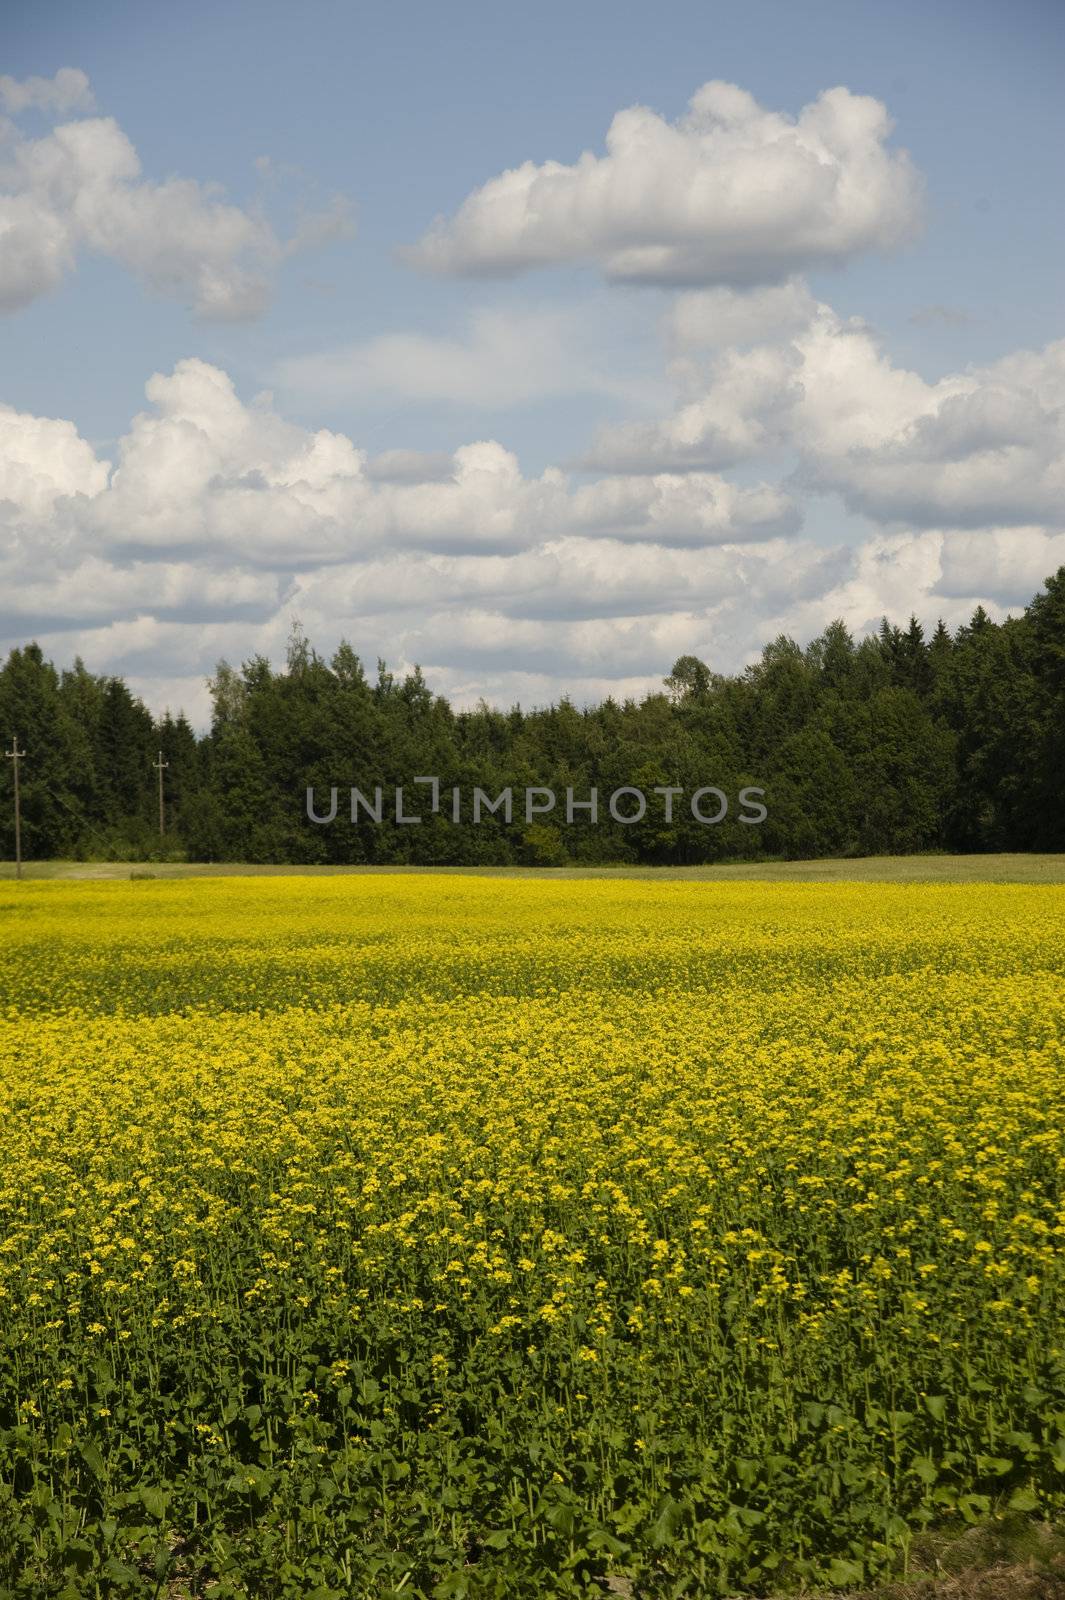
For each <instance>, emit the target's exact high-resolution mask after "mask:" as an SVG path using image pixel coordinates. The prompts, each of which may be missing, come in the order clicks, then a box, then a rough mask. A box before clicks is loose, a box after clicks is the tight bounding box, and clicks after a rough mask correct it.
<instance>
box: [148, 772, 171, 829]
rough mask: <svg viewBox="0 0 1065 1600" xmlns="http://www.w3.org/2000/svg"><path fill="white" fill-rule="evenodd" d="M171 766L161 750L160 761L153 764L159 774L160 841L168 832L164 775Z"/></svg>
mask: <svg viewBox="0 0 1065 1600" xmlns="http://www.w3.org/2000/svg"><path fill="white" fill-rule="evenodd" d="M169 765H170V763H169V761H164V760H163V752H162V751H161V750H160V752H159V760H158V761H153V762H152V767H153V768H154V770H155V771H156V772H158V774H159V837H160V839H161V838H162V837H163V834H164V833H165V832H166V825H165V823H164V821H163V773H164V772H165V771H166V769H167V767H168V766H169Z"/></svg>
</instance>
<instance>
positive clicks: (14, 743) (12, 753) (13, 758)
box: [4, 733, 26, 878]
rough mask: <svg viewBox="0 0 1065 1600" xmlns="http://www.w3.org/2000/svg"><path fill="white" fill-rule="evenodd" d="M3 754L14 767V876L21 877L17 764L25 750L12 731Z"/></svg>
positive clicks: (20, 823) (20, 830)
mask: <svg viewBox="0 0 1065 1600" xmlns="http://www.w3.org/2000/svg"><path fill="white" fill-rule="evenodd" d="M4 754H5V755H6V757H7V759H8V760H9V761H10V762H11V763H12V764H13V766H14V769H15V877H16V878H21V877H22V818H21V815H20V813H19V795H18V764H19V762H20V761H21V760H22V759H23V757H24V756H25V754H26V752H25V750H20V749H19V747H18V736H17V734H14V733H13V734H12V735H11V749H10V750H5V751H4Z"/></svg>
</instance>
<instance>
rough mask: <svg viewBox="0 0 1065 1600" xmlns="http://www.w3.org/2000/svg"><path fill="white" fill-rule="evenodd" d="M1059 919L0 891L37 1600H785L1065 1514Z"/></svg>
mask: <svg viewBox="0 0 1065 1600" xmlns="http://www.w3.org/2000/svg"><path fill="white" fill-rule="evenodd" d="M1063 1102H1065V891H1063V890H1062V889H1060V888H1053V887H1029V886H1024V887H1016V886H993V885H983V886H981V885H972V884H968V885H964V886H961V885H958V886H948V885H906V886H888V885H883V884H838V883H837V884H832V885H817V884H789V885H784V884H771V883H769V884H767V883H733V884H700V883H676V882H672V883H662V884H656V883H653V882H645V881H640V882H632V881H630V882H626V881H618V880H594V881H580V880H571V881H566V882H550V881H544V880H500V879H491V878H461V877H446V878H445V877H432V876H426V877H399V876H397V877H382V876H376V877H365V878H357V877H356V878H333V879H318V880H308V879H300V878H281V879H278V878H275V879H269V880H267V879H254V878H249V879H240V880H235V879H216V880H203V881H199V882H194V883H182V882H172V883H164V882H154V883H152V882H133V883H124V884H123V883H118V884H115V883H99V884H77V885H70V884H28V883H23V884H10V883H9V884H7V885H3V886H0V1341H2V1343H0V1596H3V1597H11V1600H13V1597H20V1600H21V1597H31V1596H32V1597H36V1596H43V1595H55V1596H62V1597H64V1600H81V1597H112V1596H115V1597H123V1596H158V1597H163V1596H166V1597H168V1600H174V1597H177V1596H184V1595H190V1596H191V1595H211V1596H214V1597H216V1600H228V1597H236V1596H255V1597H262V1600H329V1597H337V1600H339V1597H341V1596H345V1597H346V1596H373V1597H392V1600H395V1597H403V1600H407V1597H434V1600H448V1597H455V1600H459V1597H471V1600H474V1597H485V1600H487V1597H493V1600H525V1597H529V1600H534V1597H538V1596H541V1595H544V1596H550V1595H558V1596H561V1595H571V1596H577V1595H581V1596H583V1595H592V1594H597V1593H603V1592H606V1591H605V1589H604V1588H603V1587H601V1585H602V1584H605V1583H606V1581H607V1579H608V1578H609V1579H610V1582H611V1584H612V1585H613V1586H614V1588H615V1590H616V1591H618V1592H620V1591H621V1589H622V1588H623V1587H624V1584H623V1580H626V1581H627V1582H628V1584H630V1585H632V1588H631V1590H630V1591H629V1592H632V1593H635V1594H637V1595H640V1596H672V1597H679V1596H692V1597H694V1596H703V1595H707V1596H714V1595H721V1596H723V1595H731V1594H736V1593H738V1592H742V1591H747V1592H752V1593H756V1594H765V1593H770V1592H777V1591H782V1590H787V1589H788V1588H798V1587H811V1586H838V1587H854V1586H859V1585H861V1584H866V1583H870V1582H872V1581H874V1580H875V1579H876V1577H877V1576H878V1574H880V1573H882V1572H884V1571H887V1570H888V1569H891V1568H897V1567H898V1566H899V1565H900V1564H901V1563H902V1562H903V1561H904V1560H905V1557H906V1551H907V1548H908V1544H909V1541H910V1540H911V1538H912V1537H913V1536H914V1535H915V1534H917V1533H919V1532H920V1530H922V1529H923V1528H926V1527H929V1526H934V1527H942V1526H947V1527H950V1526H957V1527H964V1526H966V1525H968V1524H972V1523H979V1522H982V1521H985V1520H987V1519H989V1518H991V1517H993V1516H995V1515H997V1514H1001V1513H1004V1512H1007V1511H1008V1512H1010V1514H1016V1515H1031V1516H1045V1517H1059V1516H1060V1515H1061V1513H1062V1510H1063V1508H1065V1326H1063V1315H1062V1313H1063V1295H1062V1289H1063V1282H1065V1274H1063V1267H1062V1241H1063V1239H1065V1209H1063V1207H1065V1202H1063V1181H1062V1180H1063V1173H1065V1159H1063V1158H1065V1139H1063V1133H1062V1110H1063Z"/></svg>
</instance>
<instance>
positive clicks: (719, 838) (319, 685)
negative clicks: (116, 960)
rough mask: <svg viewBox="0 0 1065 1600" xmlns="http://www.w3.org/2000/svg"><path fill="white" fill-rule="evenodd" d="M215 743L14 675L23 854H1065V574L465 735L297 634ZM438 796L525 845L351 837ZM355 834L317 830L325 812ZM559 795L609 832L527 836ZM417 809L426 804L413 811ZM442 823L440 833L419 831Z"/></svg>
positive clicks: (215, 685) (440, 818)
mask: <svg viewBox="0 0 1065 1600" xmlns="http://www.w3.org/2000/svg"><path fill="white" fill-rule="evenodd" d="M211 692H212V699H213V707H214V710H213V717H212V724H211V728H210V731H209V732H208V733H206V734H205V735H203V736H201V737H197V735H196V734H195V732H194V731H193V729H192V728H191V727H190V725H189V723H188V721H187V720H186V719H185V718H184V717H183V716H177V717H172V716H170V715H169V714H167V715H166V716H164V717H163V718H162V719H161V720H155V719H153V717H152V716H151V714H150V713H149V712H148V711H147V710H146V708H145V707H144V705H143V704H142V703H141V702H140V701H139V700H138V699H137V698H136V697H135V696H134V695H132V694H131V693H130V691H129V689H128V688H127V687H126V685H125V684H124V683H123V682H122V681H121V680H120V679H119V678H115V677H99V676H96V675H94V674H92V673H91V672H88V671H87V670H86V668H85V667H84V666H83V665H82V663H81V662H80V661H78V662H76V663H75V665H74V666H73V667H72V668H70V669H69V670H63V671H60V670H57V669H56V668H55V667H54V666H53V665H52V664H51V663H50V662H48V661H46V660H45V659H44V657H43V654H42V652H41V650H40V649H39V647H38V646H37V645H35V644H29V645H26V646H24V647H23V648H21V649H16V650H13V651H12V652H11V654H10V656H9V657H8V659H7V662H6V663H5V665H4V666H3V667H2V668H0V733H2V734H3V735H4V737H5V740H6V742H7V743H8V746H10V739H11V736H12V734H14V733H17V734H18V735H19V737H20V740H21V742H22V744H23V746H24V747H25V748H26V750H27V758H26V760H25V762H24V763H23V764H22V816H23V853H24V855H25V856H26V857H27V858H33V857H37V858H46V857H73V858H96V859H101V858H102V859H116V860H118V859H135V860H150V859H156V858H159V857H160V856H166V857H168V858H174V857H187V858H188V859H191V860H204V861H211V860H214V861H222V860H246V861H276V862H293V863H302V862H322V863H326V862H337V863H339V862H377V863H400V862H418V863H438V864H449V863H451V864H476V863H484V864H489V863H525V864H530V865H544V866H550V865H562V864H564V863H566V862H569V861H576V862H584V863H593V862H632V861H640V862H648V863H697V862H704V861H716V860H722V859H728V858H738V857H754V856H761V857H791V858H801V857H814V856H839V855H868V854H882V853H906V852H912V851H923V850H948V851H962V852H970V851H987V850H1065V803H1063V797H1065V567H1062V568H1061V569H1059V571H1058V572H1057V573H1056V574H1055V575H1054V576H1053V577H1051V578H1048V580H1047V582H1046V584H1045V586H1044V588H1043V590H1042V591H1041V592H1040V594H1039V595H1038V596H1037V597H1036V598H1035V599H1034V600H1033V601H1032V603H1031V604H1030V605H1029V606H1028V607H1027V608H1026V610H1025V612H1024V614H1023V615H1022V616H1019V617H1015V618H1010V619H1008V620H1007V621H1005V622H1003V623H995V622H993V621H992V620H991V619H990V617H988V615H987V614H986V612H985V611H984V610H983V609H982V608H978V609H977V611H976V613H975V614H974V616H973V617H972V619H971V621H970V622H969V623H968V624H967V625H966V626H964V627H961V628H959V629H958V630H957V632H955V633H953V634H952V633H951V632H950V631H949V630H948V629H947V628H946V627H945V626H944V625H943V624H942V623H940V624H939V626H938V627H937V628H936V629H935V631H934V633H933V634H932V635H931V637H930V638H929V637H926V636H925V633H924V631H923V630H922V628H921V626H920V624H919V623H918V622H917V621H916V619H915V618H911V620H910V622H909V625H908V626H907V627H905V628H901V627H898V626H895V625H893V624H891V623H889V622H888V621H887V620H885V621H884V622H883V624H882V625H881V628H880V631H879V633H878V634H876V635H873V636H870V637H868V638H864V639H862V640H861V641H859V642H856V641H855V640H854V639H853V638H852V637H851V635H850V634H849V633H848V631H847V629H846V628H845V627H844V625H843V623H842V622H834V623H832V624H831V625H830V626H829V627H828V628H827V629H826V630H825V632H824V633H823V634H822V635H821V636H820V637H819V638H817V639H815V640H813V642H812V643H810V644H808V645H807V646H806V647H805V648H802V647H800V646H799V645H798V644H796V643H795V642H794V641H793V640H791V639H788V638H784V637H781V638H778V639H777V640H775V641H774V642H773V643H772V644H770V645H767V646H766V648H765V649H764V650H763V651H762V656H761V659H760V660H759V661H758V662H757V664H755V665H754V666H751V667H749V668H748V669H747V670H746V671H745V672H744V673H742V674H741V675H738V676H732V677H726V676H722V675H720V674H717V673H714V672H711V671H710V670H709V668H708V667H707V666H706V665H705V664H704V663H703V662H701V661H699V660H698V659H696V658H695V657H694V656H684V657H682V658H681V659H680V660H679V661H677V662H676V663H675V664H674V667H673V670H672V672H671V673H670V675H669V677H668V678H666V679H665V680H664V686H663V691H662V692H660V693H657V694H651V695H648V696H647V697H646V698H645V699H643V700H641V701H639V702H637V701H634V700H626V701H624V702H622V703H619V702H617V701H616V700H613V699H607V700H604V701H603V702H602V704H600V705H597V706H594V707H589V708H579V707H577V706H575V705H574V704H572V703H571V702H570V701H569V700H568V699H563V700H561V701H560V702H559V703H558V704H557V705H553V706H550V707H548V708H547V709H540V710H532V711H524V710H522V709H520V708H518V707H515V708H513V709H512V710H510V711H502V710H498V709H494V708H493V707H491V706H488V705H487V704H484V703H482V704H481V705H480V706H478V707H477V709H475V710H467V711H456V710H454V709H453V708H452V707H451V706H450V705H449V703H448V702H447V700H445V699H443V698H442V697H441V696H439V695H435V694H433V693H432V691H431V690H430V689H429V687H428V686H427V684H426V682H425V680H424V678H423V676H422V674H421V672H420V671H419V670H418V669H417V668H416V669H415V670H414V671H413V672H412V673H410V674H408V675H407V676H406V677H404V678H402V679H397V678H395V677H394V676H393V675H392V674H391V673H390V672H389V671H388V670H387V667H386V666H385V664H384V663H383V662H379V663H378V666H377V671H376V675H373V676H371V675H369V674H368V673H367V672H366V670H365V668H364V666H363V663H362V662H361V661H360V659H359V657H358V656H357V655H356V653H355V651H354V650H353V649H352V648H351V646H350V645H348V644H342V645H341V646H340V648H339V649H338V650H337V652H336V653H335V655H334V656H333V657H332V659H331V660H329V661H326V660H324V659H323V658H322V657H321V656H319V655H318V654H317V652H316V651H315V650H314V649H313V648H312V646H311V644H310V643H309V642H308V640H307V639H306V638H305V637H304V636H303V634H302V632H301V631H300V630H299V628H298V627H296V628H294V630H293V635H292V638H291V641H290V644H289V649H288V657H287V661H286V665H285V668H284V670H282V671H276V670H274V669H273V668H272V667H271V665H270V663H269V662H268V661H266V660H265V659H263V658H261V657H258V658H256V659H254V660H251V661H249V662H246V663H245V664H244V666H243V667H242V668H241V670H240V671H237V670H235V669H234V668H232V667H230V666H228V665H227V664H225V663H224V662H223V663H221V664H220V665H219V667H218V670H217V672H216V675H215V677H214V678H213V679H212V680H211ZM159 750H161V751H162V752H163V759H164V760H165V761H167V762H168V763H169V766H168V768H167V770H166V795H167V813H168V829H167V835H166V838H165V839H164V840H162V841H160V838H159V835H158V823H157V810H156V774H155V772H154V771H153V769H152V763H153V762H154V761H155V759H156V756H157V752H158V751H159ZM3 765H4V767H5V769H6V770H5V772H4V776H3V779H2V780H0V782H2V783H3V785H4V788H3V794H2V797H0V857H3V858H4V859H8V860H10V859H11V857H12V855H13V853H14V829H13V820H12V806H11V803H10V798H11V795H10V789H11V770H10V769H11V763H10V762H4V763H3ZM417 775H433V776H436V777H438V778H439V779H440V783H441V787H442V790H443V792H444V793H445V794H447V793H448V792H449V791H450V790H451V788H452V787H453V786H454V787H458V788H459V789H460V791H461V792H462V794H463V795H464V796H469V795H471V794H472V792H473V789H474V787H475V786H476V787H478V788H480V789H482V790H483V791H484V792H485V793H486V794H488V795H491V796H495V795H497V794H498V793H499V792H500V791H501V790H503V789H504V788H505V787H511V788H512V789H513V790H514V793H515V801H516V804H515V812H514V817H513V821H512V822H511V823H510V824H509V825H508V824H507V823H506V822H505V821H504V819H503V817H502V815H501V814H500V815H497V816H491V815H488V816H486V817H485V818H484V820H482V822H481V824H480V825H479V826H476V827H474V826H455V825H454V823H453V822H452V821H451V820H450V809H449V806H448V805H442V806H441V808H440V811H439V812H438V813H437V814H436V815H426V816H425V817H424V820H423V821H422V823H421V824H420V825H418V826H409V825H406V826H405V825H401V824H397V823H395V822H394V821H389V820H387V819H388V816H389V812H388V811H387V810H386V812H385V817H386V820H385V822H384V823H383V824H382V825H380V826H377V825H371V824H369V823H368V821H367V820H366V819H365V817H361V819H360V822H359V824H358V825H357V826H353V825H352V824H351V822H350V818H349V813H348V808H347V795H348V791H349V788H350V786H357V787H358V788H359V790H360V791H361V792H362V793H363V794H365V795H367V796H372V795H373V792H374V790H375V788H376V787H377V786H381V787H382V789H383V792H384V793H385V795H386V796H388V801H389V807H390V806H391V797H392V794H393V791H394V788H395V786H396V785H409V784H410V783H411V780H412V778H413V777H415V776H417ZM670 784H674V785H678V786H680V787H682V788H683V790H684V791H685V795H684V797H683V798H682V799H681V801H679V802H678V804H677V806H676V807H675V809H674V813H673V817H672V819H671V820H669V821H667V820H666V817H665V815H664V807H663V805H661V804H654V805H649V806H648V809H647V813H646V815H645V816H644V817H643V818H642V819H641V820H640V821H638V822H635V823H631V824H622V823H618V822H615V821H613V820H612V819H611V817H610V816H609V814H608V813H607V812H606V798H607V796H608V795H610V794H611V793H612V792H613V791H615V790H617V789H619V788H622V787H626V786H630V787H636V788H639V789H642V790H644V791H645V792H647V793H648V794H650V793H651V791H652V790H653V789H654V787H655V786H656V785H670ZM709 784H713V785H715V786H717V787H718V788H720V789H721V790H722V791H724V793H725V794H726V795H728V796H730V797H732V806H731V808H730V810H729V813H728V814H727V816H726V817H725V818H724V819H723V820H722V821H721V822H720V823H718V824H717V825H713V826H709V825H706V824H704V823H701V822H699V821H697V820H696V819H695V818H694V817H693V816H692V814H691V810H690V807H689V805H688V803H687V797H688V796H689V795H690V794H691V793H692V792H693V791H694V790H696V789H698V788H699V787H700V786H702V785H709ZM745 785H746V786H757V787H760V788H763V789H764V790H765V805H766V808H767V812H768V816H767V818H766V820H765V821H764V822H763V823H762V824H761V825H760V826H757V827H751V826H744V825H743V824H742V823H741V822H740V820H739V817H738V815H737V807H736V804H735V796H736V795H737V794H738V792H739V790H740V789H741V788H743V787H744V786H745ZM333 786H339V790H340V794H341V797H342V799H341V807H340V811H339V814H338V817H337V820H336V821H335V822H333V823H332V824H330V825H329V826H317V825H315V824H314V823H313V822H311V821H309V820H308V817H307V814H306V808H305V799H306V792H307V789H308V788H309V787H312V788H314V789H315V793H316V797H317V803H318V805H319V806H320V807H321V806H324V804H325V801H326V799H327V797H328V795H329V791H330V789H331V788H332V787H333ZM529 786H543V787H547V788H551V789H553V790H554V791H555V792H556V793H557V794H558V795H559V796H564V794H565V791H566V789H567V788H571V789H572V790H573V792H574V795H575V796H576V797H578V798H582V797H587V796H588V794H589V792H590V790H591V789H592V788H595V789H597V790H598V792H599V795H600V797H601V798H600V807H601V809H600V818H599V821H598V823H597V825H592V823H591V822H590V820H588V818H587V814H586V813H580V812H578V813H577V816H578V817H581V818H582V819H583V820H575V821H573V822H572V823H567V822H566V820H565V818H564V816H562V815H561V812H559V813H556V814H552V815H547V816H544V817H539V818H537V819H536V820H534V821H532V822H527V821H526V820H525V817H524V814H523V812H522V809H521V804H520V799H519V797H520V795H521V794H523V792H524V790H525V789H526V788H527V787H529ZM408 793H410V790H409V789H408ZM423 809H424V808H423Z"/></svg>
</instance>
